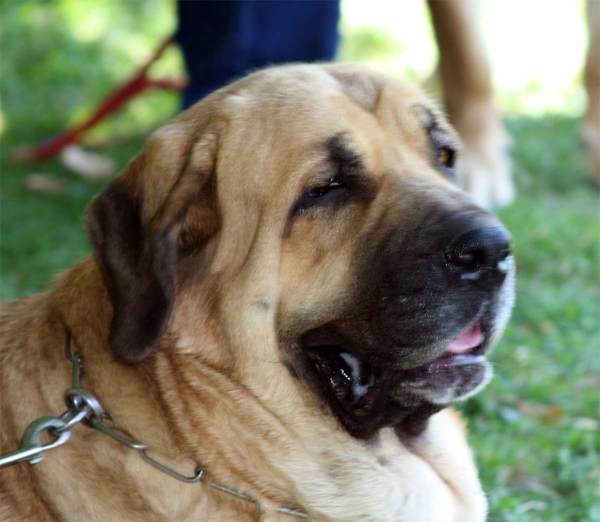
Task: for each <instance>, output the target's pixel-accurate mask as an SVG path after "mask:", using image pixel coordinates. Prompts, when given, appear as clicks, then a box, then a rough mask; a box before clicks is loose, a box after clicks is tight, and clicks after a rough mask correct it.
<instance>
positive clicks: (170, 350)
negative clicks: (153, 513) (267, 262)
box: [50, 258, 402, 521]
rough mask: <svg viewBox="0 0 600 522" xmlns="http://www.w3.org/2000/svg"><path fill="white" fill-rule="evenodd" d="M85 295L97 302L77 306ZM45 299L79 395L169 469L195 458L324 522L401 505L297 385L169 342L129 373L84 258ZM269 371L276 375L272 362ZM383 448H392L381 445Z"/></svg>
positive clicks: (375, 468)
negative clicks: (73, 349) (78, 366)
mask: <svg viewBox="0 0 600 522" xmlns="http://www.w3.org/2000/svg"><path fill="white" fill-rule="evenodd" d="M82 288H84V289H85V292H82V291H81V289H82ZM90 295H91V296H95V299H96V300H94V301H91V300H88V299H86V297H87V296H90ZM81 296H83V298H82V297H81ZM50 299H51V303H52V309H54V310H56V311H58V313H59V314H60V315H61V316H62V321H64V323H65V325H66V327H67V328H69V329H70V330H71V332H72V335H73V340H74V342H75V343H76V346H77V350H78V351H80V352H81V353H82V355H83V358H84V365H85V373H84V376H83V380H82V388H83V389H85V390H86V391H88V392H89V393H91V394H92V395H94V396H95V397H97V398H98V400H99V401H100V402H101V404H102V405H103V407H104V408H105V409H106V411H107V412H108V413H109V414H110V415H111V417H112V419H113V421H114V422H115V425H116V426H118V427H119V428H120V429H122V430H124V431H125V432H127V433H129V434H130V435H131V436H132V437H133V438H135V439H137V440H139V441H140V442H141V443H143V444H145V445H147V446H149V447H151V448H153V449H154V450H156V452H157V453H158V454H161V455H163V456H164V457H165V458H166V459H167V460H169V461H173V462H176V463H177V464H178V465H179V466H180V467H179V468H178V469H179V470H182V468H181V466H186V465H187V466H188V467H190V468H189V469H188V470H187V473H188V474H189V471H190V470H193V462H196V463H198V464H200V465H203V466H205V467H206V468H208V469H209V470H210V475H211V478H213V480H214V481H215V482H219V483H221V484H224V485H227V486H229V487H231V488H233V489H236V490H238V491H240V492H245V493H247V494H250V495H252V496H254V497H255V498H257V499H258V500H259V501H265V502H267V503H270V504H271V505H283V504H288V505H289V504H291V505H295V506H298V507H300V508H301V509H304V510H306V511H309V512H311V513H323V514H324V515H325V514H326V515H325V516H324V517H323V519H324V520H329V519H332V520H340V521H345V520H351V519H352V517H350V518H348V517H349V516H350V515H349V513H353V512H354V513H356V512H364V513H370V512H371V511H372V512H373V513H374V514H373V518H365V520H387V519H388V518H389V517H388V515H389V513H391V512H392V511H393V510H394V509H395V508H394V507H393V506H390V505H389V503H390V500H391V499H397V498H402V492H401V491H400V490H398V483H397V480H395V479H394V473H393V470H391V469H389V467H384V466H382V465H381V462H382V461H381V458H378V455H377V454H378V453H381V451H380V450H379V449H377V448H375V449H373V448H371V450H369V449H368V448H367V446H366V445H365V444H364V443H361V442H359V441H356V440H354V439H352V438H351V437H349V436H348V435H347V434H346V433H345V432H344V431H343V430H342V429H341V428H339V427H338V426H337V425H336V423H335V422H334V421H333V420H332V419H331V417H329V416H327V415H326V414H325V413H324V412H323V411H322V410H321V409H320V408H318V407H315V406H314V404H312V405H311V407H307V401H311V400H314V398H312V397H311V396H310V395H309V394H306V393H304V394H303V393H302V391H301V390H300V389H298V390H296V391H294V390H293V389H292V390H290V389H286V390H281V393H280V394H278V393H277V392H278V390H276V389H272V386H271V385H270V384H269V383H268V382H265V379H267V380H268V377H267V376H265V375H262V374H253V373H252V371H251V372H250V373H248V372H245V373H244V372H242V373H240V372H238V371H237V370H236V369H235V368H234V367H231V366H228V365H227V364H223V361H222V360H219V359H218V358H214V357H208V358H207V357H204V356H203V354H202V353H201V352H198V351H195V350H192V349H190V347H189V346H186V341H185V339H176V338H172V337H171V336H169V335H167V336H166V337H165V339H164V340H163V343H162V344H161V346H160V348H159V350H158V352H157V353H156V354H155V355H154V356H153V357H152V358H150V359H148V360H146V361H144V362H142V363H140V364H139V365H137V366H127V365H123V364H121V363H119V362H117V361H115V360H114V357H113V355H112V353H111V351H110V347H109V331H110V323H111V321H112V306H111V304H110V299H109V297H108V294H107V292H106V289H105V286H104V284H103V281H102V277H101V275H100V271H99V269H98V267H97V265H96V263H95V261H94V260H93V259H92V258H87V259H86V260H84V261H82V262H81V263H80V264H79V265H77V266H76V267H75V268H74V269H73V270H71V271H70V272H69V273H68V274H66V276H65V277H63V279H62V280H61V282H60V283H59V285H58V286H57V289H56V290H55V291H54V292H53V293H52V294H51V298H50ZM201 322H202V321H201ZM207 331H210V329H208V330H207ZM197 341H198V340H197ZM217 342H223V340H222V339H219V340H217V339H211V338H210V336H207V337H205V338H204V339H203V340H202V343H203V344H204V345H206V346H210V345H211V344H212V343H217ZM207 353H210V350H208V352H207ZM64 365H65V367H67V366H68V361H67V360H66V358H65V359H64ZM265 366H266V367H268V365H263V368H264V367H265ZM270 371H272V372H276V371H287V370H286V369H285V368H284V367H283V365H281V364H276V365H274V367H273V369H272V370H270ZM115 383H119V388H116V387H115ZM259 388H260V389H259ZM259 397H260V399H259ZM282 410H285V419H286V422H285V423H283V422H282V421H281V419H280V416H281V418H282V417H283V414H284V412H283V411H282ZM290 412H294V413H293V414H291V413H290ZM75 443H76V442H75V441H73V442H72V444H75ZM386 447H387V448H397V447H398V448H399V444H398V442H397V441H396V440H395V439H394V440H392V439H390V440H389V441H387V442H386ZM90 451H93V448H90ZM394 451H395V450H394ZM348 455H351V457H352V458H351V459H349V458H348ZM186 462H187V464H186ZM114 465H118V464H117V463H115V464H114ZM147 468H148V469H145V468H144V472H143V473H144V476H146V475H148V476H152V477H153V478H152V480H156V479H155V478H154V477H155V476H156V474H157V473H159V472H158V471H156V470H154V469H153V468H151V467H149V466H148V467H147ZM182 471H183V472H184V473H186V470H185V469H183V470H182ZM164 480H166V481H174V480H175V479H172V478H171V477H168V476H165V478H164ZM176 487H177V488H178V489H179V490H181V489H182V488H187V487H189V488H196V487H197V485H189V486H187V485H186V486H180V485H176ZM205 489H206V488H205ZM221 501H222V500H221ZM230 502H231V500H230ZM350 506H352V509H350ZM390 510H391V511H390ZM379 511H381V513H382V515H381V516H379V518H378V515H377V514H376V513H378V512H379ZM384 512H385V513H386V514H385V515H383V513H384ZM312 519H314V520H320V518H318V517H315V516H314V515H313V517H312ZM282 520H285V518H284V519H282Z"/></svg>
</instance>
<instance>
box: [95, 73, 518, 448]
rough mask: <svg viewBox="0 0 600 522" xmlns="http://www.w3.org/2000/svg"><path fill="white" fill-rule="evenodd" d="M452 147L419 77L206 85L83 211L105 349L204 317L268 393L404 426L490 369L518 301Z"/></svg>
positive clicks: (368, 426)
mask: <svg viewBox="0 0 600 522" xmlns="http://www.w3.org/2000/svg"><path fill="white" fill-rule="evenodd" d="M458 153H459V152H458V140H457V137H456V136H455V134H454V132H453V131H452V129H451V128H450V127H449V126H448V124H447V123H446V122H445V120H444V118H443V117H442V116H441V115H440V114H439V112H438V111H437V110H436V109H435V107H434V106H432V104H431V103H430V102H429V101H428V100H427V99H426V98H425V97H424V96H423V95H422V94H421V93H420V92H418V91H416V90H414V89H412V88H409V87H407V86H405V85H403V84H402V83H399V82H397V81H395V80H391V79H388V78H386V77H383V76H381V75H378V74H375V73H371V72H368V71H366V70H364V69H361V68H357V67H350V66H340V65H337V66H336V65H329V66H290V67H281V68H273V69H267V70H264V71H260V72H258V73H255V74H253V75H251V76H249V77H247V78H245V79H243V80H241V81H239V82H236V83H234V84H232V85H230V86H228V87H226V88H224V89H221V90H220V91H217V92H216V93H214V94H212V95H210V96H209V97H208V98H206V99H205V100H203V101H202V102H200V103H199V104H197V105H196V106H195V107H193V108H192V109H190V110H188V111H186V112H185V113H183V114H182V115H180V116H179V117H178V118H177V119H175V120H174V121H173V122H171V123H170V124H168V125H167V126H165V127H164V128H162V129H161V130H159V131H158V132H157V133H156V134H155V135H154V136H153V137H152V138H151V140H150V142H149V144H148V145H147V146H146V148H145V149H144V151H142V153H141V154H140V155H139V156H138V157H137V158H135V159H134V160H133V161H132V162H131V163H130V165H129V166H128V167H127V168H126V169H125V171H124V173H123V174H122V175H121V176H120V177H119V178H117V179H116V180H115V181H114V182H113V183H112V185H111V186H110V187H109V188H108V189H107V190H106V191H105V192H104V193H103V194H102V195H101V196H100V197H99V198H98V199H97V200H96V201H95V202H94V204H93V205H92V208H91V211H90V213H89V229H90V235H91V238H92V243H93V245H94V247H95V251H96V255H97V258H98V260H99V263H100V266H101V268H102V271H103V274H104V277H105V281H106V284H107V287H108V290H109V293H110V296H111V299H112V301H113V305H114V310H115V315H114V319H113V324H112V332H111V342H112V346H113V350H114V353H115V355H116V356H117V357H118V358H119V359H120V360H122V361H124V362H127V363H130V364H135V363H137V362H140V361H142V360H143V359H145V358H147V357H149V356H151V355H152V354H153V353H154V351H155V350H156V349H157V347H158V346H159V344H160V342H161V339H162V338H163V337H164V336H165V335H166V334H169V335H170V336H171V337H172V338H174V339H175V343H174V344H175V345H177V344H179V345H180V346H181V347H182V348H181V349H182V350H186V351H187V352H195V353H201V352H202V350H203V349H206V350H208V349H212V350H214V347H213V348H207V347H204V346H202V344H203V343H202V342H200V341H198V342H196V340H198V339H202V336H203V333H202V332H205V333H208V332H209V331H210V332H211V335H212V338H213V339H215V338H218V339H219V341H218V342H216V344H217V345H219V346H220V348H219V350H220V353H219V355H218V356H215V357H216V358H215V359H214V361H213V363H214V364H222V365H224V366H227V367H228V368H229V370H230V371H231V372H233V373H234V374H235V375H238V376H239V379H241V380H244V379H245V380H246V382H247V383H251V384H249V385H248V387H249V388H250V389H252V390H253V391H254V392H255V393H257V394H258V395H260V396H261V397H260V398H261V400H263V401H264V402H266V403H271V404H272V403H274V402H276V401H277V393H278V391H279V392H280V391H281V390H284V391H286V393H288V394H289V393H294V394H299V395H302V394H305V395H307V396H309V397H311V398H312V400H313V401H314V400H318V401H320V402H321V403H322V404H323V405H324V410H325V411H327V412H329V413H333V414H334V415H335V416H336V417H337V419H338V420H339V421H340V422H341V424H342V425H343V426H344V427H345V428H346V429H347V430H348V431H349V432H350V433H351V434H353V435H355V436H358V437H368V436H370V435H372V434H373V433H375V432H376V431H377V430H378V429H379V428H381V427H382V426H387V425H394V426H398V427H399V429H402V427H403V426H404V427H406V429H407V430H409V431H410V430H411V429H413V430H414V429H416V428H415V426H418V425H419V424H420V422H419V421H420V420H422V419H425V418H426V417H427V416H428V415H430V414H431V413H433V412H435V411H437V410H438V409H439V408H441V407H443V406H445V405H447V404H449V403H451V402H453V401H455V400H457V399H461V398H464V397H467V396H469V395H471V394H472V393H474V392H475V391H477V390H479V389H481V388H482V387H483V386H484V385H485V383H486V382H487V381H488V379H489V376H490V368H489V365H488V363H487V362H486V360H485V355H486V354H487V353H488V351H489V350H490V348H491V347H492V345H493V344H494V343H495V342H496V340H497V339H498V337H499V335H500V333H501V331H502V329H503V328H504V326H505V323H506V321H507V318H508V316H509V311H510V308H511V305H512V299H513V297H512V295H513V288H512V286H513V284H512V280H513V272H514V269H513V262H512V257H511V253H510V246H509V236H508V233H507V232H506V230H505V229H504V228H503V227H502V225H501V224H500V222H499V221H498V220H497V219H496V218H495V217H493V216H492V215H490V214H489V213H487V212H485V211H483V210H482V209H480V208H478V207H477V206H476V205H474V204H473V202H472V201H471V199H470V198H469V196H467V195H466V194H464V193H463V192H462V191H461V190H459V189H458V188H457V187H456V186H455V184H454V183H453V178H454V172H453V165H454V161H455V157H456V155H457V154H458ZM215 336H216V337H215ZM219 350H217V351H219ZM252 375H253V376H254V377H251V376H252ZM261 380H262V381H264V382H262V381H261ZM284 381H285V383H286V384H285V386H283V388H282V383H283V382H284ZM261 382H262V383H261ZM291 390H293V391H291Z"/></svg>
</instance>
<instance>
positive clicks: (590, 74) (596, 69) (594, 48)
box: [581, 0, 600, 188]
mask: <svg viewBox="0 0 600 522" xmlns="http://www.w3.org/2000/svg"><path fill="white" fill-rule="evenodd" d="M587 22H588V30H589V39H590V40H589V47H588V52H587V59H586V63H585V70H584V83H585V89H586V91H587V95H588V107H587V112H586V114H585V117H584V118H583V123H582V126H581V139H582V141H583V146H584V149H585V156H586V159H587V162H588V165H589V169H590V174H591V176H592V179H593V181H594V182H595V183H596V185H598V187H599V188H600V2H598V0H588V2H587Z"/></svg>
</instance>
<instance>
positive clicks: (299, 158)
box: [224, 65, 445, 192]
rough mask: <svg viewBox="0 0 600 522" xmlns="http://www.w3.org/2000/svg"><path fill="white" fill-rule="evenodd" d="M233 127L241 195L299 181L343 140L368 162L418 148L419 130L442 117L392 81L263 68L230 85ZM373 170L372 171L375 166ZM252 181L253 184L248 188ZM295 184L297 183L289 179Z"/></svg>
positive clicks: (233, 162)
mask: <svg viewBox="0 0 600 522" xmlns="http://www.w3.org/2000/svg"><path fill="white" fill-rule="evenodd" d="M226 100H227V101H226V105H227V107H226V112H227V115H228V119H229V121H230V126H229V129H228V133H227V134H228V137H227V141H228V143H224V145H225V150H228V151H233V150H234V151H236V155H235V157H234V156H232V155H231V154H230V157H229V158H228V161H227V165H228V166H229V167H230V169H228V170H231V171H234V172H237V171H239V169H240V168H242V167H241V163H243V162H244V161H248V160H250V161H251V162H252V169H250V171H248V170H246V172H245V181H244V183H243V185H244V190H250V188H251V187H250V185H251V184H255V183H257V184H258V185H257V187H258V190H260V191H263V192H264V183H265V181H266V180H267V179H268V180H269V182H272V183H283V182H285V181H290V180H289V179H287V178H288V176H289V174H290V172H292V171H293V172H295V174H296V175H295V179H296V180H297V181H298V182H300V181H301V178H303V174H302V173H303V172H306V171H310V170H311V169H313V168H315V167H316V164H318V163H319V162H323V161H325V160H326V159H327V155H328V154H330V144H331V142H332V139H334V138H335V137H336V136H340V135H343V136H344V137H345V140H346V141H347V142H349V143H351V144H352V147H353V149H355V150H356V151H358V152H359V153H361V155H363V156H364V157H365V161H367V162H368V161H372V162H376V161H379V162H382V161H386V158H387V157H388V156H389V155H390V153H391V152H393V151H395V150H397V149H401V148H403V147H404V148H406V147H409V148H410V147H413V148H415V147H416V148H419V147H421V146H423V145H424V142H425V140H426V137H425V133H424V132H423V129H424V128H426V127H427V126H428V125H431V121H433V120H435V121H436V122H439V123H440V124H441V125H445V124H444V123H443V120H442V118H440V117H439V115H438V113H437V111H436V109H435V108H434V107H433V106H432V105H431V104H430V102H429V101H428V100H427V99H426V98H425V97H424V96H423V95H422V94H421V92H420V91H418V90H416V89H414V88H412V87H410V86H407V85H405V84H403V83H402V82H399V81H397V80H394V79H389V78H387V77H385V76H382V75H378V74H377V73H371V72H367V71H365V70H364V69H359V68H352V67H348V66H343V65H326V66H290V67H278V68H274V69H267V70H263V71H260V72H258V73H255V74H253V75H250V76H249V77H247V78H245V79H244V80H242V81H240V82H237V83H236V84H234V85H233V86H232V88H231V90H230V92H229V93H228V96H227V98H226ZM373 168H374V169H376V168H377V165H373ZM253 181H254V182H255V183H252V182H253ZM291 181H294V180H291Z"/></svg>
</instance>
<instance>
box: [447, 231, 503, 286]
mask: <svg viewBox="0 0 600 522" xmlns="http://www.w3.org/2000/svg"><path fill="white" fill-rule="evenodd" d="M445 255H446V261H447V262H448V265H449V268H451V269H453V270H458V272H459V273H460V274H461V278H462V279H473V280H480V281H481V280H485V281H488V282H492V281H498V280H501V279H503V278H504V276H505V275H506V273H507V272H508V271H509V270H510V267H511V264H512V258H509V256H510V235H509V234H508V231H507V230H506V229H505V228H504V227H503V226H501V225H494V226H488V227H482V228H475V229H471V230H468V231H466V232H463V233H461V234H459V235H458V236H456V237H455V238H454V239H453V240H452V241H451V242H450V244H449V245H448V246H447V248H446V250H445Z"/></svg>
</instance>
